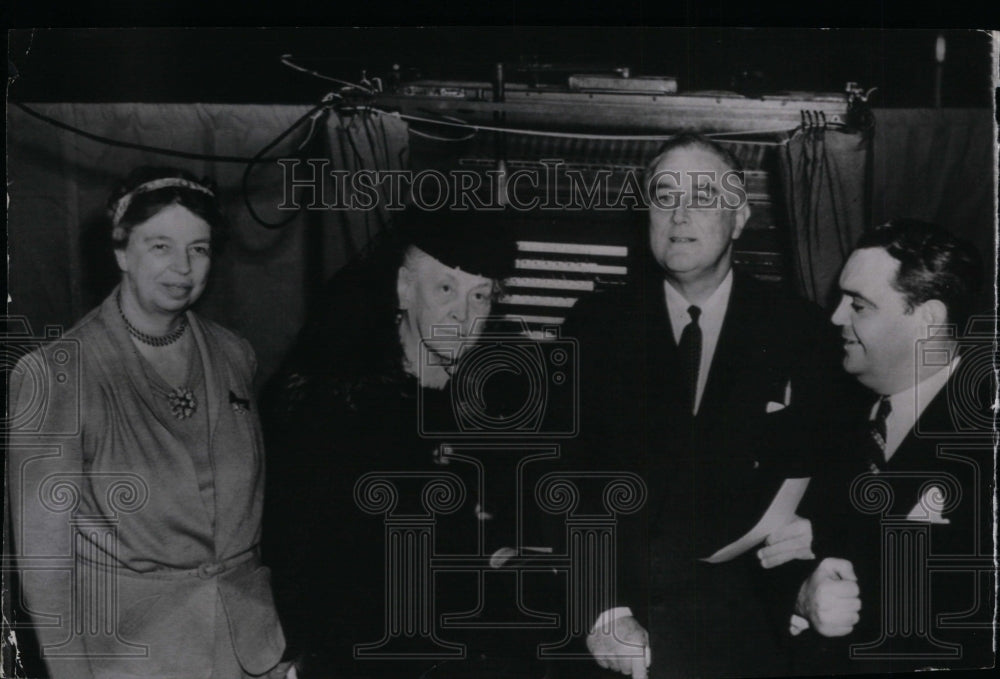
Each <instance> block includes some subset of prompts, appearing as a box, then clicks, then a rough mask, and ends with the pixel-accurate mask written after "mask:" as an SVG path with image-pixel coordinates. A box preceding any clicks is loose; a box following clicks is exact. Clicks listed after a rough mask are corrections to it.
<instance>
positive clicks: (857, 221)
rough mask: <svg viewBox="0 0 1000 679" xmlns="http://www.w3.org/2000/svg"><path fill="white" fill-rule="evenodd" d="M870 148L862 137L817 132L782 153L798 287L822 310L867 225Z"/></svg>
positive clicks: (797, 138) (796, 140)
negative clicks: (846, 260)
mask: <svg viewBox="0 0 1000 679" xmlns="http://www.w3.org/2000/svg"><path fill="white" fill-rule="evenodd" d="M869 150H870V143H869V138H868V137H867V136H866V135H864V134H863V133H860V132H846V131H844V132H842V131H838V130H829V129H821V128H813V129H806V130H801V131H799V132H796V133H795V135H794V136H793V137H792V138H791V139H790V140H789V141H788V144H787V145H786V146H785V147H784V148H783V149H782V151H781V154H780V156H781V163H780V165H781V175H782V180H783V183H784V195H785V202H786V209H787V211H788V220H789V224H790V227H791V229H790V231H791V244H792V271H793V276H794V280H795V284H796V287H797V290H798V292H799V294H801V295H803V296H804V297H806V298H808V299H811V300H813V301H814V302H816V303H817V304H820V305H821V306H825V307H830V305H831V304H832V303H833V302H834V299H833V295H834V288H835V283H836V281H837V277H838V276H839V274H840V269H841V267H842V266H843V263H844V260H845V259H846V258H847V256H848V255H849V254H850V252H851V249H852V247H853V246H854V243H855V242H856V241H857V239H858V237H859V236H860V235H861V233H862V232H863V231H864V229H865V227H866V226H867V222H868V205H867V203H868V201H867V199H866V187H867V182H868V168H869V163H868V158H869Z"/></svg>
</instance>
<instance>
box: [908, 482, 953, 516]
mask: <svg viewBox="0 0 1000 679" xmlns="http://www.w3.org/2000/svg"><path fill="white" fill-rule="evenodd" d="M944 505H945V493H944V490H943V489H942V488H941V487H940V486H930V487H929V488H927V490H925V491H924V494H923V495H921V496H920V500H919V501H917V504H915V505H914V506H913V509H911V510H910V513H909V514H907V515H906V520H907V521H921V522H924V523H938V524H948V523H951V519H946V518H944V517H943V516H941V510H942V509H944Z"/></svg>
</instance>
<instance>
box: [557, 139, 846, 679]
mask: <svg viewBox="0 0 1000 679" xmlns="http://www.w3.org/2000/svg"><path fill="white" fill-rule="evenodd" d="M647 186H648V187H649V188H650V195H649V196H648V200H649V203H650V204H649V214H648V221H649V229H648V235H649V252H648V253H644V258H643V261H642V262H641V263H640V264H639V265H638V266H636V267H635V271H636V273H635V276H634V280H632V281H631V282H630V284H629V285H628V286H626V288H625V289H624V290H623V291H621V292H615V293H604V294H600V295H595V296H594V297H592V298H590V299H587V300H585V301H583V302H581V303H580V304H579V305H578V306H577V308H576V309H574V313H573V315H572V316H571V317H570V318H569V319H568V320H567V324H566V332H565V335H567V336H570V337H576V338H577V339H578V341H579V343H580V383H581V409H582V413H581V415H582V417H581V422H582V428H581V433H580V437H579V440H578V441H576V442H575V443H574V444H571V445H569V446H567V457H569V458H570V459H571V461H572V463H573V464H575V465H577V466H578V467H580V466H584V465H586V466H589V467H591V468H596V469H602V468H605V469H606V468H615V467H621V466H626V467H628V468H630V469H634V470H636V471H638V472H639V473H640V474H641V475H642V477H643V479H644V481H645V483H646V485H647V493H648V494H647V497H648V499H647V501H646V506H645V510H644V511H643V512H641V513H640V514H638V515H636V518H635V519H634V520H631V519H629V518H627V517H623V519H622V520H621V522H620V530H621V533H620V537H619V539H618V545H617V546H618V552H617V563H616V570H617V572H618V574H619V577H618V578H617V585H618V586H617V596H616V598H615V601H614V603H615V604H616V605H615V606H613V607H612V608H610V609H608V610H606V611H604V613H603V614H601V615H600V616H599V618H598V620H597V623H596V624H595V625H594V627H593V629H592V630H591V632H590V634H589V636H588V639H587V644H588V647H589V649H590V651H591V654H592V655H593V656H594V658H595V660H597V662H598V664H600V665H601V666H602V667H606V668H608V669H611V670H616V671H619V672H623V673H626V674H632V675H633V676H638V677H644V676H646V673H647V665H648V666H649V668H650V669H649V672H650V673H651V676H654V677H667V676H679V677H692V676H747V675H768V674H780V673H782V672H783V671H785V670H786V668H787V665H786V664H785V658H786V656H785V654H784V653H783V652H782V648H781V646H780V643H781V630H780V628H779V626H778V622H777V620H776V619H773V618H771V617H769V614H768V603H769V602H770V601H771V600H772V597H771V596H770V595H769V591H770V590H769V586H770V584H771V583H770V581H769V578H767V577H765V576H766V571H765V570H764V568H762V562H763V563H765V564H766V565H768V566H773V565H778V564H781V563H783V562H785V561H788V560H791V559H808V558H812V554H811V552H810V532H809V524H808V523H807V522H804V521H801V520H798V518H797V517H796V516H795V515H794V510H795V505H796V504H797V497H798V496H800V494H801V492H802V491H803V489H804V486H805V479H806V478H807V477H809V476H810V463H809V455H807V451H812V450H814V449H816V448H817V447H818V446H821V445H822V444H823V442H824V441H828V440H830V438H831V433H832V432H833V431H835V430H836V426H835V425H834V423H833V417H832V414H833V410H832V409H831V408H830V407H829V403H830V401H831V399H832V398H833V396H834V394H835V393H836V392H837V389H838V387H837V386H836V384H837V381H838V374H837V373H838V371H837V370H836V354H835V342H834V339H835V335H834V333H833V332H832V328H831V327H829V325H828V324H827V323H825V321H824V319H823V318H822V314H821V313H820V311H819V310H818V309H817V308H815V307H813V306H811V305H809V304H807V303H805V302H803V301H802V300H799V299H796V298H794V297H793V296H791V295H789V294H787V293H785V292H784V291H782V290H781V289H780V288H779V287H778V286H776V285H771V284H767V283H764V282H761V281H758V280H756V279H754V278H752V277H750V276H748V275H745V274H742V273H740V272H734V270H733V266H732V260H733V244H734V242H735V241H736V239H737V238H739V237H740V234H741V233H742V231H743V229H744V227H745V226H746V224H747V220H748V219H749V216H750V208H749V206H748V204H747V200H746V189H745V187H744V183H743V176H742V173H741V172H740V171H739V165H738V162H737V160H736V159H735V158H734V157H733V156H732V154H731V153H729V152H728V151H727V150H726V149H724V148H723V147H721V146H719V145H717V144H715V143H714V142H712V141H710V140H708V139H705V138H703V137H698V136H693V135H682V136H680V137H677V138H675V139H674V140H672V141H670V142H668V143H667V144H666V145H665V146H664V147H663V149H662V150H661V152H660V153H659V154H658V155H657V156H656V158H655V159H654V160H653V162H652V163H651V164H650V166H649V170H648V175H647ZM788 479H796V481H790V482H789V483H787V484H786V483H785V481H786V480H788ZM779 489H780V490H781V492H780V493H779ZM772 505H774V506H775V512H773V513H771V514H770V515H769V516H768V520H767V521H764V522H761V519H762V518H763V517H764V515H765V512H766V510H768V508H769V507H772ZM758 524H760V525H758ZM751 529H756V532H755V533H754V535H752V536H749V537H748V538H747V541H745V544H743V545H742V546H738V547H734V548H733V549H732V550H731V552H730V553H728V554H726V553H719V552H720V550H722V549H723V548H724V547H726V546H728V545H730V544H731V543H734V542H736V541H737V540H739V539H740V538H741V537H743V536H746V535H747V534H748V533H751V532H752V531H751ZM765 537H767V544H766V545H764V546H763V547H762V549H761V550H759V551H758V552H754V551H753V549H751V547H757V546H759V545H760V543H761V541H763V540H764V539H765ZM758 559H759V560H758ZM784 625H785V627H787V617H786V619H785V620H784ZM647 629H648V634H647ZM647 646H648V649H647V648H646V647H647ZM650 652H651V653H650ZM650 655H651V658H650ZM650 659H651V660H652V662H651V663H650Z"/></svg>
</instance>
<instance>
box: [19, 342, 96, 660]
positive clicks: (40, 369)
mask: <svg viewBox="0 0 1000 679" xmlns="http://www.w3.org/2000/svg"><path fill="white" fill-rule="evenodd" d="M53 356H55V354H54V353H53V352H51V351H49V350H48V349H47V348H46V349H44V350H39V351H36V352H34V353H32V354H29V355H28V356H26V357H24V358H23V359H22V360H21V361H19V362H18V364H17V366H16V367H15V369H14V370H13V371H12V372H11V373H10V391H9V393H8V399H9V401H8V404H9V408H10V410H9V412H10V414H11V415H12V419H13V425H12V428H11V430H10V432H9V439H8V453H9V454H8V465H9V467H8V477H7V479H8V488H9V491H10V492H9V499H10V512H11V526H12V528H11V531H12V538H13V543H14V545H13V547H14V554H15V555H16V556H17V557H18V563H19V576H20V582H21V589H22V591H23V595H24V599H25V601H24V602H23V603H24V604H25V606H26V609H27V610H28V612H29V614H30V615H31V618H32V621H33V623H34V629H35V632H36V634H37V636H38V641H39V646H40V649H41V654H42V657H43V658H44V659H45V664H46V667H47V668H48V671H49V674H50V676H51V677H52V679H64V678H65V679H88V678H89V677H92V676H93V674H92V671H91V667H90V662H89V660H88V658H87V656H86V649H85V647H84V643H83V637H81V636H79V635H77V634H75V633H74V629H75V627H76V625H75V621H76V620H77V618H79V617H80V616H81V615H82V613H83V612H82V611H78V610H75V609H74V606H73V598H72V592H73V580H74V578H75V576H76V572H75V571H76V568H75V565H74V561H73V539H74V535H75V529H74V528H73V527H72V526H71V524H70V518H71V516H72V514H73V512H74V510H75V508H76V506H77V504H78V503H79V501H80V492H81V486H82V483H83V479H82V472H83V450H82V441H83V431H82V427H83V421H84V418H83V417H82V403H81V399H80V390H79V389H78V388H77V387H80V386H82V385H81V382H80V381H79V378H80V374H79V371H77V372H76V374H75V376H74V375H70V377H69V379H68V380H67V379H66V378H65V376H66V375H67V372H68V371H67V367H68V369H69V371H72V370H73V369H76V368H79V363H78V362H76V355H75V352H71V362H70V364H69V365H68V366H65V365H56V363H54V362H53V360H52V359H53ZM57 359H58V360H57V361H56V362H58V363H60V364H61V363H62V361H61V358H60V357H57ZM73 362H76V365H73ZM60 376H62V377H60Z"/></svg>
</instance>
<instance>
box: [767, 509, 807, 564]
mask: <svg viewBox="0 0 1000 679" xmlns="http://www.w3.org/2000/svg"><path fill="white" fill-rule="evenodd" d="M812 539H813V533H812V523H810V522H809V519H803V518H802V517H801V516H796V517H795V520H794V521H792V522H791V523H787V524H785V525H784V526H782V527H781V528H779V529H778V530H776V531H774V532H773V533H771V534H770V535H768V536H767V539H766V540H765V541H764V545H765V546H764V547H761V548H760V549H758V550H757V558H758V559H760V565H761V566H763V567H764V568H774V567H775V566H780V565H781V564H783V563H786V562H788V561H791V560H792V559H805V560H809V559H815V558H816V555H815V554H813V551H812Z"/></svg>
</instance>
